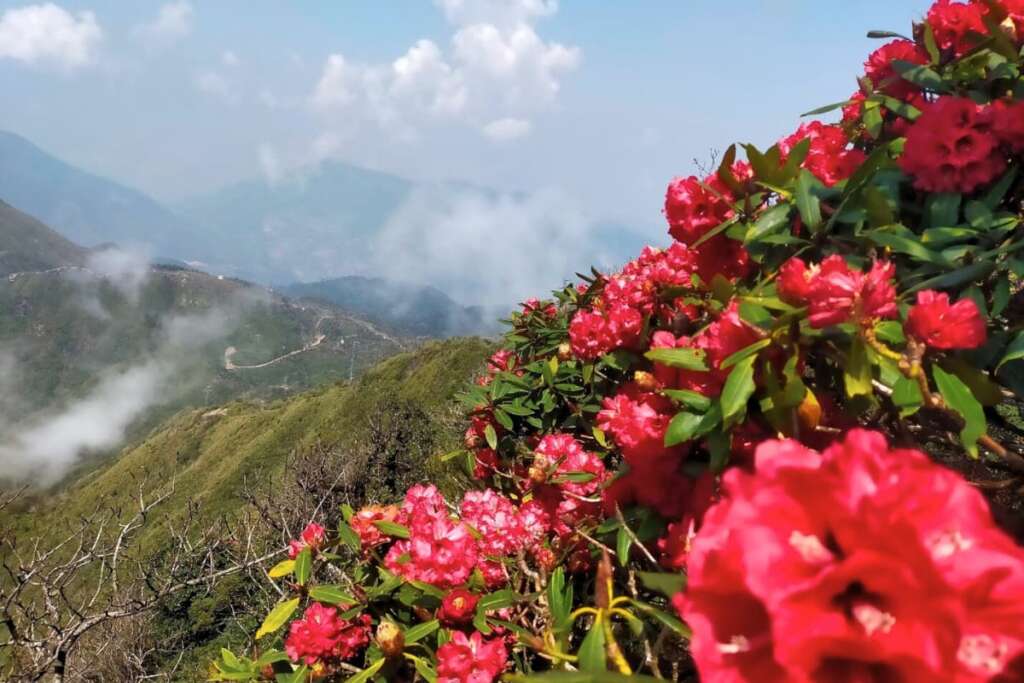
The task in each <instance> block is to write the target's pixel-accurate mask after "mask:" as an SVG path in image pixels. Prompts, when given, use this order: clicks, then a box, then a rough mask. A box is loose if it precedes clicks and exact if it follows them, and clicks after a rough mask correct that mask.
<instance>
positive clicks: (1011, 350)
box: [996, 332, 1024, 370]
mask: <svg viewBox="0 0 1024 683" xmlns="http://www.w3.org/2000/svg"><path fill="white" fill-rule="evenodd" d="M1022 358H1024V332H1019V333H1017V336H1016V337H1014V338H1013V341H1012V342H1010V345H1009V346H1007V347H1006V353H1004V354H1003V357H1002V359H1001V360H1000V361H999V365H997V366H996V370H998V369H999V368H1001V367H1003V366H1004V365H1006V364H1007V363H1009V362H1010V361H1014V360H1020V359H1022Z"/></svg>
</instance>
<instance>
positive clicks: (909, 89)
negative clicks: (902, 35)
mask: <svg viewBox="0 0 1024 683" xmlns="http://www.w3.org/2000/svg"><path fill="white" fill-rule="evenodd" d="M894 61H901V62H910V63H911V64H927V63H928V53H927V52H925V51H924V50H922V49H921V48H919V47H918V46H917V44H916V43H914V42H913V41H910V40H894V41H892V42H891V43H886V44H885V45H883V46H882V47H880V48H878V49H877V50H875V51H874V52H872V53H871V55H870V56H869V57H868V61H866V62H864V75H865V76H867V77H868V78H869V79H870V80H871V85H872V86H874V88H875V90H876V91H878V92H882V93H885V94H886V95H890V96H891V97H895V98H896V99H900V100H903V99H906V98H907V97H909V96H910V95H912V94H914V93H916V92H920V90H921V88H920V87H919V86H916V85H914V84H913V83H911V82H910V81H907V80H904V79H903V78H901V77H900V75H899V74H898V73H896V70H895V69H894V68H893V66H892V63H893V62H894Z"/></svg>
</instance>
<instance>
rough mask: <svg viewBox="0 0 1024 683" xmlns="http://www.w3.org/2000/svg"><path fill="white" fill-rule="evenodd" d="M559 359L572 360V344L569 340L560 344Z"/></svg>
mask: <svg viewBox="0 0 1024 683" xmlns="http://www.w3.org/2000/svg"><path fill="white" fill-rule="evenodd" d="M558 360H560V361H567V360H572V345H571V344H569V342H562V343H561V344H559V345H558Z"/></svg>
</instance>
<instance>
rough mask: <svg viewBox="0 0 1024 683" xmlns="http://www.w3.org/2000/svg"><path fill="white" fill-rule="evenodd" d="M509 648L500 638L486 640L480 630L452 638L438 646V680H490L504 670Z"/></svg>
mask: <svg viewBox="0 0 1024 683" xmlns="http://www.w3.org/2000/svg"><path fill="white" fill-rule="evenodd" d="M506 661H508V650H506V649H505V643H504V641H503V640H502V639H501V638H493V639H491V640H485V639H484V637H483V636H482V635H480V632H479V631H473V634H472V635H470V636H466V634H465V633H463V632H462V631H453V632H452V639H451V640H450V641H448V642H447V643H445V644H444V645H442V646H441V647H439V648H438V649H437V683H492V681H494V680H495V679H496V678H497V677H498V676H500V675H501V672H502V671H504V670H505V662H506Z"/></svg>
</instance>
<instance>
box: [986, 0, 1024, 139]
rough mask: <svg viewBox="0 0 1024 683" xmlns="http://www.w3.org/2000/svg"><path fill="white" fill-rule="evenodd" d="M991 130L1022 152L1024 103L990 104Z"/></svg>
mask: <svg viewBox="0 0 1024 683" xmlns="http://www.w3.org/2000/svg"><path fill="white" fill-rule="evenodd" d="M1021 4H1022V5H1024V2H1022V3H1021ZM1022 16H1024V15H1022ZM992 130H994V131H995V134H996V137H998V138H999V141H1000V142H1001V143H1003V144H1004V145H1006V146H1007V147H1008V148H1009V149H1010V150H1011V151H1013V152H1018V153H1020V152H1024V102H1022V101H1017V102H1007V101H1005V100H996V102H994V103H993V104H992Z"/></svg>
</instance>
